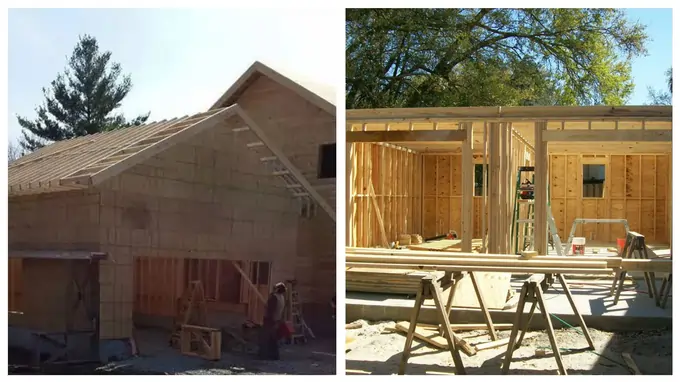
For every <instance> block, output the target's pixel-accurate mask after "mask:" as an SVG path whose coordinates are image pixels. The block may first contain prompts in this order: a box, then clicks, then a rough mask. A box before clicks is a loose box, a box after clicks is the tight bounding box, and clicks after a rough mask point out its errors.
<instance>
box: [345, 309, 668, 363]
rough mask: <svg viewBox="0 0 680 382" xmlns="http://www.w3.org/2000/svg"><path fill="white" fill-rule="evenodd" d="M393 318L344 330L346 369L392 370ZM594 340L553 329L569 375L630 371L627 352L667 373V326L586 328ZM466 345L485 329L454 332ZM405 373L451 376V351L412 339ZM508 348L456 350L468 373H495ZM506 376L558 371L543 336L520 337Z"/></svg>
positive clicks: (395, 352) (399, 341)
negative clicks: (389, 328)
mask: <svg viewBox="0 0 680 382" xmlns="http://www.w3.org/2000/svg"><path fill="white" fill-rule="evenodd" d="M393 325H394V323H393V322H382V323H373V324H370V323H364V326H363V327H362V328H360V329H350V330H347V336H348V337H354V338H355V341H354V342H352V343H350V344H349V345H348V347H349V348H351V350H350V351H349V352H348V353H346V355H345V357H346V370H347V371H346V372H347V374H350V375H356V374H382V375H390V374H396V373H397V370H398V367H399V363H400V361H401V354H402V351H403V350H404V343H405V341H406V336H405V335H403V334H400V333H386V334H381V332H383V328H385V327H387V326H393ZM589 332H590V335H591V337H592V338H593V341H594V343H595V350H594V351H590V350H588V349H587V347H588V343H587V341H586V339H585V337H584V336H583V335H582V334H581V333H579V332H578V331H576V330H574V329H563V330H557V331H556V337H557V344H558V346H559V347H560V348H561V349H562V350H561V353H562V360H563V362H564V365H565V367H566V369H567V373H568V374H595V375H600V374H610V375H611V374H613V375H629V374H633V371H632V370H630V369H629V368H628V367H627V366H626V363H625V361H624V359H623V358H622V356H621V353H630V354H631V356H632V358H633V360H634V361H635V363H636V364H637V367H638V368H639V370H640V372H641V373H642V374H643V375H644V374H647V375H670V374H672V365H673V360H672V331H671V329H667V330H660V331H646V332H626V333H610V332H603V331H599V330H595V329H591V330H589ZM459 334H460V335H461V336H462V337H463V338H466V339H467V340H468V342H469V343H471V344H473V345H474V344H476V343H479V342H486V341H489V340H490V338H489V336H488V335H487V334H486V332H485V331H469V332H459ZM509 336H510V331H509V330H505V331H500V332H499V337H500V338H501V339H502V338H507V337H509ZM413 346H414V348H413V350H412V351H411V358H410V359H409V364H408V366H407V368H406V374H454V373H455V368H454V365H453V360H452V359H451V353H450V352H448V351H442V350H440V349H437V348H434V347H430V346H426V345H425V344H424V342H422V341H419V340H418V339H415V340H414V342H413ZM536 349H545V350H546V351H547V355H544V356H536V355H535V351H536ZM506 351H507V346H505V347H500V348H496V349H487V350H482V351H480V352H478V353H477V354H476V355H474V356H472V357H468V356H467V355H465V353H462V352H461V357H462V359H463V364H464V365H465V368H466V371H467V373H468V374H478V375H479V374H490V375H498V374H500V370H501V365H502V362H503V359H504V356H505V352H506ZM510 374H520V375H527V374H535V375H555V374H557V363H556V361H555V357H554V356H553V354H552V351H551V350H550V342H549V340H548V335H547V334H546V332H544V331H537V332H536V334H535V336H534V337H531V338H528V339H525V340H524V341H523V342H522V347H521V348H519V349H517V350H516V351H515V352H514V354H513V362H512V364H511V365H510Z"/></svg>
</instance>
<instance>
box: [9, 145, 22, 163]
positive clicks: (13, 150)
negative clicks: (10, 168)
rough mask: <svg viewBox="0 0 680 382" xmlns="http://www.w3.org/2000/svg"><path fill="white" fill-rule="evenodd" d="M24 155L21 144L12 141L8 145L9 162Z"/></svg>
mask: <svg viewBox="0 0 680 382" xmlns="http://www.w3.org/2000/svg"><path fill="white" fill-rule="evenodd" d="M23 155H24V150H22V149H21V147H19V145H17V144H15V143H12V142H10V143H9V145H8V146H7V163H12V162H14V161H15V160H17V159H19V158H21V157H22V156H23Z"/></svg>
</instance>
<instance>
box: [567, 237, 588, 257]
mask: <svg viewBox="0 0 680 382" xmlns="http://www.w3.org/2000/svg"><path fill="white" fill-rule="evenodd" d="M571 251H572V253H573V254H574V255H583V254H585V253H586V238H585V237H575V238H574V239H573V240H572V241H571Z"/></svg>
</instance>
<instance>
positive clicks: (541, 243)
mask: <svg viewBox="0 0 680 382" xmlns="http://www.w3.org/2000/svg"><path fill="white" fill-rule="evenodd" d="M546 126H547V122H545V121H543V122H536V123H535V127H534V137H536V147H535V149H536V153H535V156H536V159H535V160H536V164H535V166H534V170H535V171H534V174H535V183H534V184H535V186H534V187H535V191H534V208H535V209H534V211H535V214H534V250H535V251H536V252H538V254H539V256H544V255H547V249H548V230H547V227H548V221H547V218H548V215H547V208H548V186H547V185H548V164H549V163H548V144H547V143H546V141H545V140H544V139H542V136H543V133H545V132H546Z"/></svg>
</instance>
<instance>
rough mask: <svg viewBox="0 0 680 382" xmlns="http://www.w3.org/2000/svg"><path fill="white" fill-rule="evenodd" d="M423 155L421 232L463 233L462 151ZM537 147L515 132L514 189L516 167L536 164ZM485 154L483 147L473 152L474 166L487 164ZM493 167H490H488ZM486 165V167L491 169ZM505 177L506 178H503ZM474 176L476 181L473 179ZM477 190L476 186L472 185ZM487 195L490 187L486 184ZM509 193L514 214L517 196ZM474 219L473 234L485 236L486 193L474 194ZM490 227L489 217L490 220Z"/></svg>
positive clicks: (513, 158)
mask: <svg viewBox="0 0 680 382" xmlns="http://www.w3.org/2000/svg"><path fill="white" fill-rule="evenodd" d="M419 155H420V156H422V162H423V170H422V183H423V210H422V211H423V218H422V222H423V224H422V226H421V228H420V232H421V233H422V235H423V237H430V236H435V235H441V234H445V233H447V232H449V231H450V230H455V231H456V232H457V233H458V234H459V236H460V234H461V208H462V197H463V187H462V173H463V171H462V163H463V162H462V155H461V154H459V153H437V154H419ZM533 161H534V150H533V147H532V146H531V145H529V144H528V143H527V142H526V141H525V140H523V139H522V138H520V137H519V136H518V135H513V137H512V145H511V150H510V163H509V167H510V170H509V172H510V178H511V180H510V183H511V184H509V187H510V190H511V191H512V192H514V181H515V179H516V175H517V173H516V170H513V169H516V168H517V167H519V166H529V165H533ZM484 162H485V161H484V154H483V150H482V148H481V147H480V148H476V149H475V153H474V154H473V166H474V165H478V164H481V165H484ZM486 165H487V166H488V165H489V155H488V154H487V160H486ZM488 168H490V167H488ZM488 168H487V171H488ZM487 176H489V175H488V174H487ZM504 179H506V178H504ZM474 181H475V180H474V178H473V182H474ZM471 189H472V190H473V192H474V187H471ZM487 195H488V187H487ZM507 196H508V201H509V202H508V205H507V207H508V210H507V211H506V213H508V215H509V217H510V219H511V218H512V211H513V205H512V203H510V201H512V200H514V199H513V195H507ZM472 206H473V221H472V237H473V238H475V239H479V238H482V237H483V226H484V224H483V222H482V220H483V218H484V211H485V208H484V196H483V195H474V196H473V205H472ZM486 225H487V227H488V221H487V224H486Z"/></svg>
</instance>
